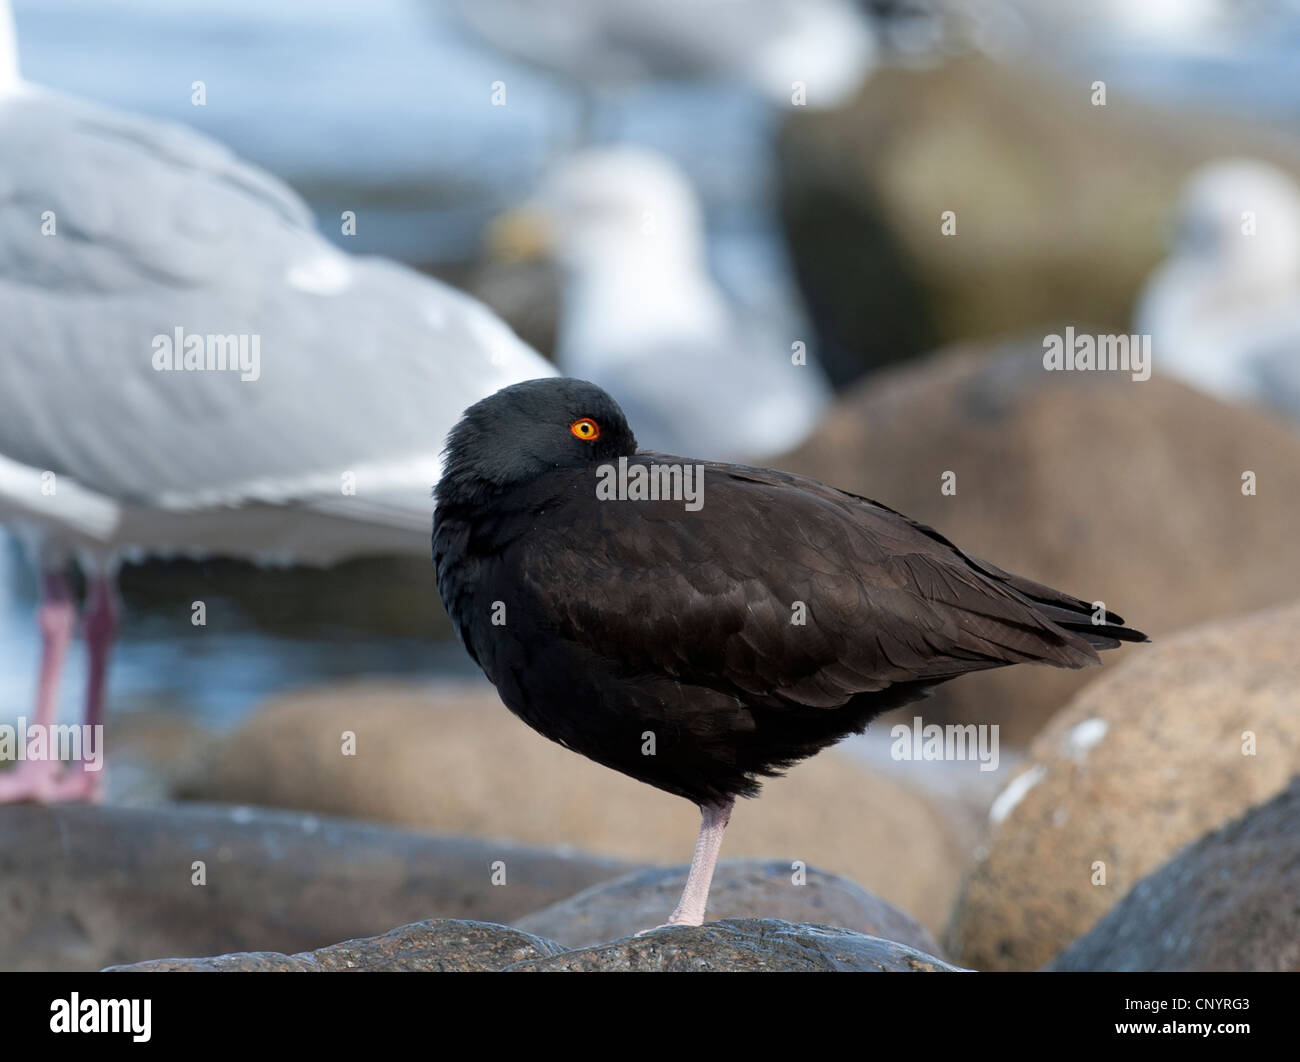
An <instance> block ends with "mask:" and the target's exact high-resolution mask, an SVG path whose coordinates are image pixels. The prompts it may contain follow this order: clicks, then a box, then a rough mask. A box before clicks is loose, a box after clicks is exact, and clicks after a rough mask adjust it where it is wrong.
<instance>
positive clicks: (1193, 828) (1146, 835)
mask: <svg viewBox="0 0 1300 1062" xmlns="http://www.w3.org/2000/svg"><path fill="white" fill-rule="evenodd" d="M1297 645H1300V605H1291V606H1288V607H1286V608H1281V609H1275V610H1271V611H1267V612H1261V613H1257V614H1254V615H1251V616H1247V617H1245V618H1243V619H1235V620H1225V621H1221V622H1218V623H1212V624H1209V625H1207V626H1205V627H1202V628H1199V629H1197V630H1195V631H1189V632H1187V633H1184V634H1182V635H1179V636H1177V637H1174V638H1170V639H1168V640H1167V641H1165V642H1163V643H1161V644H1159V645H1153V646H1149V647H1147V649H1146V652H1144V653H1142V654H1140V655H1134V656H1132V657H1131V658H1130V659H1129V660H1127V661H1126V662H1125V663H1124V664H1123V665H1122V666H1121V667H1119V668H1117V669H1115V670H1114V671H1113V672H1111V673H1110V674H1108V675H1105V676H1103V677H1102V678H1100V679H1099V680H1098V681H1097V682H1095V683H1093V684H1092V685H1090V686H1088V687H1087V688H1086V689H1085V690H1084V691H1083V692H1082V693H1080V694H1079V695H1078V696H1077V697H1075V698H1074V700H1073V701H1071V702H1070V704H1069V705H1067V706H1066V707H1065V708H1064V709H1063V710H1062V711H1061V713H1060V714H1059V715H1057V716H1056V717H1055V718H1054V719H1053V720H1052V721H1051V723H1050V724H1049V725H1048V727H1047V729H1046V730H1044V731H1043V733H1042V734H1041V735H1040V736H1039V737H1038V739H1037V740H1036V741H1035V742H1034V744H1033V746H1032V747H1031V749H1030V754H1029V761H1028V764H1027V766H1026V769H1025V771H1024V772H1023V773H1022V774H1021V775H1019V776H1018V777H1017V778H1016V779H1014V780H1013V781H1012V782H1011V784H1010V785H1009V786H1008V787H1007V789H1006V790H1004V791H1003V793H1002V795H1000V796H999V798H998V799H997V800H996V801H995V802H994V805H993V810H992V813H991V818H993V819H994V820H995V822H996V824H995V827H994V829H993V831H992V832H991V834H990V836H989V838H988V840H987V842H986V848H985V850H984V851H983V852H982V853H981V854H980V856H979V858H977V861H976V862H975V864H974V865H973V867H972V868H971V869H970V871H969V872H968V874H967V878H966V881H965V882H964V883H963V887H962V893H961V896H960V898H959V900H958V903H957V906H956V909H955V912H954V914H953V920H952V925H951V927H950V928H949V931H948V934H947V938H946V946H947V950H948V953H949V954H950V955H953V956H954V957H955V958H956V959H957V960H958V961H959V962H961V963H963V964H964V965H967V966H974V967H976V968H978V969H994V970H1003V969H1020V970H1023V969H1035V968H1037V967H1039V966H1041V965H1043V964H1044V963H1045V962H1047V961H1048V960H1049V959H1051V958H1052V957H1053V956H1054V955H1056V954H1057V953H1058V952H1060V951H1061V950H1062V949H1063V948H1065V947H1066V946H1067V945H1068V944H1069V943H1070V942H1071V941H1073V940H1076V939H1077V938H1079V937H1080V936H1082V935H1083V934H1084V933H1086V932H1088V931H1089V929H1091V927H1092V926H1093V925H1095V924H1096V923H1097V921H1098V920H1099V919H1100V918H1101V917H1102V916H1103V915H1105V914H1106V912H1107V911H1109V910H1111V909H1112V908H1113V907H1114V906H1115V905H1116V904H1117V903H1119V901H1120V900H1121V899H1123V898H1124V896H1125V895H1126V894H1127V893H1128V892H1129V890H1130V889H1132V888H1133V887H1134V886H1135V885H1136V884H1137V883H1138V882H1139V881H1140V880H1142V879H1143V878H1144V877H1146V876H1147V875H1148V874H1150V873H1152V872H1153V871H1154V870H1156V869H1157V868H1158V867H1160V866H1161V865H1162V864H1163V863H1165V862H1167V861H1168V860H1169V859H1170V858H1171V857H1172V856H1173V855H1174V854H1175V853H1176V852H1178V851H1179V850H1180V849H1181V848H1183V847H1184V846H1185V845H1187V844H1189V843H1191V842H1192V841H1195V840H1196V839H1197V838H1199V837H1201V836H1202V835H1203V834H1205V833H1206V832H1208V831H1210V830H1214V829H1217V828H1218V827H1220V826H1222V825H1223V824H1224V823H1226V822H1228V821H1229V820H1230V819H1233V818H1235V817H1236V816H1238V815H1241V814H1242V812H1244V811H1245V810H1246V809H1248V808H1250V807H1253V806H1254V805H1257V804H1260V803H1262V802H1264V801H1267V800H1269V799H1271V798H1273V797H1274V796H1275V795H1276V794H1277V793H1278V792H1280V791H1281V790H1282V789H1284V788H1285V787H1286V786H1287V784H1288V782H1289V780H1290V779H1291V777H1292V775H1294V774H1295V773H1296V772H1297V771H1298V770H1300V654H1298V653H1297V652H1296V646H1297ZM1234 873H1235V871H1234ZM1206 885H1207V887H1209V883H1208V882H1207V883H1206Z"/></svg>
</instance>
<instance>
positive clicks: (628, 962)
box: [507, 918, 958, 973]
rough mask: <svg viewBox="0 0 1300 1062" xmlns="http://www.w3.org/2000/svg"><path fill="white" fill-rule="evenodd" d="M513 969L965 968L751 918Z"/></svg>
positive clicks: (835, 931)
mask: <svg viewBox="0 0 1300 1062" xmlns="http://www.w3.org/2000/svg"><path fill="white" fill-rule="evenodd" d="M507 969H508V970H512V971H533V972H559V973H585V972H607V973H618V972H653V971H663V972H670V971H688V970H696V971H703V970H714V971H728V972H738V973H739V972H761V971H774V972H775V971H788V972H797V971H809V972H812V971H838V972H843V971H868V972H882V973H883V972H887V971H901V972H915V973H933V972H938V971H942V970H948V971H956V970H957V969H958V968H957V967H955V966H950V965H949V964H948V963H946V962H943V961H942V960H940V959H936V958H935V957H934V956H933V955H926V954H924V953H923V952H920V951H917V950H916V949H914V948H909V947H907V946H906V945H904V944H896V943H894V942H893V941H889V940H880V939H878V938H876V937H869V936H864V935H863V934H861V933H854V932H852V931H851V930H848V929H840V928H838V927H835V926H819V925H795V924H794V923H791V922H783V921H780V920H778V919H760V918H744V919H737V920H728V921H724V922H706V923H705V924H704V925H702V926H695V927H690V928H688V927H685V926H677V927H673V928H670V929H656V930H654V931H653V932H651V933H647V934H646V935H645V936H640V937H628V938H626V939H624V940H615V941H613V942H611V943H609V944H601V945H599V946H597V947H594V948H583V949H580V950H577V951H567V952H565V953H563V954H562V955H553V956H550V957H549V958H539V959H530V960H526V961H524V962H520V963H517V964H515V965H514V966H510V967H507Z"/></svg>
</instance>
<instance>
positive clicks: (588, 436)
mask: <svg viewBox="0 0 1300 1062" xmlns="http://www.w3.org/2000/svg"><path fill="white" fill-rule="evenodd" d="M569 432H570V433H571V434H572V435H573V436H574V438H577V439H581V440H582V441H583V442H595V441H596V440H597V439H599V438H600V425H599V424H597V423H596V422H595V421H594V420H592V419H591V418H590V417H583V418H581V419H580V420H575V421H574V422H573V423H572V424H570V425H569Z"/></svg>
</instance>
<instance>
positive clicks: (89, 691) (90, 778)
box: [53, 574, 121, 803]
mask: <svg viewBox="0 0 1300 1062" xmlns="http://www.w3.org/2000/svg"><path fill="white" fill-rule="evenodd" d="M120 613H121V610H120V606H119V605H118V600H117V587H116V579H115V578H114V577H113V576H111V575H103V574H97V575H94V576H92V577H91V579H90V580H89V585H88V586H87V591H86V611H85V614H84V616H83V618H82V630H83V632H84V634H85V639H86V658H87V663H88V669H87V679H86V724H87V725H88V726H90V727H92V728H94V729H93V731H92V733H93V737H90V736H88V735H86V733H85V731H83V738H82V740H83V742H84V741H86V740H93V741H94V742H95V749H96V752H97V754H98V759H97V769H94V770H91V769H88V768H89V767H90V766H92V765H96V761H94V760H91V761H89V762H87V761H86V759H85V750H84V747H83V761H82V762H78V763H69V764H68V765H67V770H66V771H65V772H64V774H63V776H62V777H61V778H60V779H59V780H58V782H57V783H56V785H55V789H54V793H53V799H54V800H87V801H90V802H92V803H98V802H99V801H101V800H102V799H103V798H104V756H103V754H104V742H103V735H104V690H105V686H106V684H107V681H106V680H107V678H108V661H109V656H110V655H111V653H112V649H113V640H114V639H115V637H116V636H117V628H118V620H119V617H120Z"/></svg>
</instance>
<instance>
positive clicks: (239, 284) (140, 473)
mask: <svg viewBox="0 0 1300 1062" xmlns="http://www.w3.org/2000/svg"><path fill="white" fill-rule="evenodd" d="M0 143H2V144H3V145H4V150H3V152H0V320H3V321H4V322H5V327H4V329H3V331H0V380H3V386H2V387H0V523H4V524H6V525H9V526H10V527H12V528H14V529H15V530H16V531H17V532H18V533H19V534H20V535H21V537H22V538H23V539H24V540H25V541H26V542H27V543H28V545H29V546H30V548H31V552H32V555H33V558H34V560H35V561H36V563H38V564H39V565H40V568H41V572H42V578H41V583H42V601H41V604H40V607H39V623H40V628H41V633H42V639H43V649H42V660H41V665H40V679H39V686H38V693H37V703H36V708H35V711H34V713H33V719H32V722H33V723H34V724H37V725H39V726H48V725H49V724H51V723H52V722H53V721H54V716H55V705H56V692H57V684H58V681H59V675H60V671H61V668H62V663H63V659H64V655H65V652H66V650H67V647H68V643H69V639H70V638H71V636H72V633H73V628H74V625H75V622H76V615H75V606H74V603H73V600H72V596H71V594H70V592H69V589H68V585H67V583H66V581H65V577H64V572H65V570H66V568H67V566H68V564H69V562H70V561H71V560H73V559H74V558H75V559H77V560H79V561H80V563H81V564H82V566H83V570H84V571H85V572H86V575H87V581H88V593H87V601H86V608H85V615H84V633H85V638H86V644H87V655H88V659H89V678H88V687H87V699H86V712H87V718H86V721H87V722H88V723H90V724H101V723H102V722H103V715H104V680H105V674H106V671H107V667H108V659H109V652H110V648H111V645H112V641H113V636H114V632H115V630H116V626H117V618H118V605H117V601H116V592H115V582H116V580H115V575H116V570H117V567H118V564H119V562H120V559H121V558H122V556H123V555H124V554H125V553H127V552H140V553H154V552H169V553H181V554H191V555H202V554H222V555H227V556H234V557H243V558H249V559H253V560H280V561H285V560H293V561H297V562H304V563H312V564H330V563H333V562H336V561H338V560H341V559H343V558H345V557H349V556H353V555H358V554H367V553H386V552H405V551H411V552H416V553H426V552H427V551H428V549H429V535H430V531H431V520H432V515H431V514H432V503H431V500H430V488H431V485H432V484H434V483H436V482H437V480H438V476H439V454H440V452H441V449H442V444H443V437H444V435H445V433H446V432H447V430H448V429H449V428H450V427H451V426H452V424H453V423H454V422H455V420H456V419H457V418H458V417H459V416H460V414H461V413H462V412H463V411H464V409H465V407H466V406H468V405H470V404H471V403H473V402H474V401H476V400H478V399H479V398H482V397H484V396H486V395H488V394H491V393H492V392H494V391H496V390H497V389H499V388H500V387H502V386H505V385H507V384H510V383H513V382H517V381H519V380H524V379H529V378H533V377H538V376H546V375H553V374H554V370H553V368H551V366H550V365H549V364H548V363H547V362H546V361H545V360H544V359H542V358H541V357H540V356H539V355H537V354H536V353H535V352H534V351H533V350H531V349H530V348H529V347H528V346H527V345H525V344H524V343H523V342H522V341H521V340H519V339H518V338H517V337H516V336H515V335H514V333H512V332H511V331H510V329H509V328H508V327H507V326H506V325H505V324H504V323H503V322H502V321H500V320H499V319H498V318H497V317H496V316H494V315H493V314H492V313H491V312H490V311H489V310H487V309H486V308H485V307H483V306H482V305H480V304H479V303H477V302H476V301H474V300H473V299H471V298H469V297H468V296H466V295H464V294H461V293H460V292H457V291H455V290H453V289H451V288H448V287H446V286H445V285H443V284H440V283H438V282H436V281H434V280H431V279H428V278H426V277H424V276H421V275H420V274H418V273H416V272H414V271H412V270H410V269H407V268H405V267H403V266H401V265H398V264H396V263H393V262H389V261H385V260H382V259H375V258H356V257H351V256H348V255H345V254H343V253H341V252H340V251H338V250H337V249H335V248H334V247H333V246H331V245H330V244H329V243H328V242H327V241H326V240H325V239H324V238H323V237H322V236H321V235H320V234H319V233H318V232H317V231H316V229H315V227H314V224H313V221H312V218H311V215H310V213H309V211H308V209H307V207H306V205H305V204H304V203H303V202H302V200H300V199H299V198H298V197H297V196H296V195H295V194H294V193H293V192H292V191H290V189H289V188H287V187H286V186H285V185H283V184H281V183H280V182H279V181H277V180H276V179H275V178H273V177H271V176H270V175H269V174H267V173H264V172H262V171H261V170H258V169H257V168H255V167H253V166H250V165H248V164H247V163H244V162H241V161H240V160H239V159H237V158H235V157H234V156H233V155H232V154H231V153H230V152H229V151H227V150H226V149H225V148H223V147H222V146H221V145H220V144H218V143H215V142H214V141H212V140H210V139H208V138H206V137H204V136H201V135H198V134H196V133H194V132H192V131H190V130H188V129H185V128H183V127H181V126H176V125H171V124H166V123H162V122H158V121H154V120H150V119H144V118H138V117H134V116H132V115H129V114H123V113H120V112H117V111H114V110H109V109H105V108H102V107H99V106H95V105H92V104H90V103H87V102H83V101H80V100H77V99H73V98H69V97H66V96H63V95H59V94H56V93H54V92H50V91H48V90H45V89H42V88H40V87H37V86H34V85H31V84H28V83H25V82H24V81H22V79H21V78H20V77H19V73H18V64H17V55H16V46H15V40H14V34H13V22H12V19H11V15H10V12H9V10H8V4H7V2H6V0H0ZM223 365H224V366H225V367H222V366H223ZM29 729H30V728H29ZM78 766H80V767H81V768H82V769H77V767H78ZM84 767H85V765H84V764H81V765H76V764H73V765H69V768H68V769H67V770H64V769H63V768H62V766H61V765H60V764H59V763H58V762H56V761H52V760H50V759H45V760H32V759H25V760H23V761H22V762H21V763H20V764H19V765H17V766H16V767H11V768H10V769H8V770H3V771H0V801H12V800H19V799H37V800H64V799H94V798H96V797H98V796H99V795H100V789H101V781H100V779H101V775H100V774H99V773H95V772H91V771H87V770H85V769H84Z"/></svg>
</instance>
